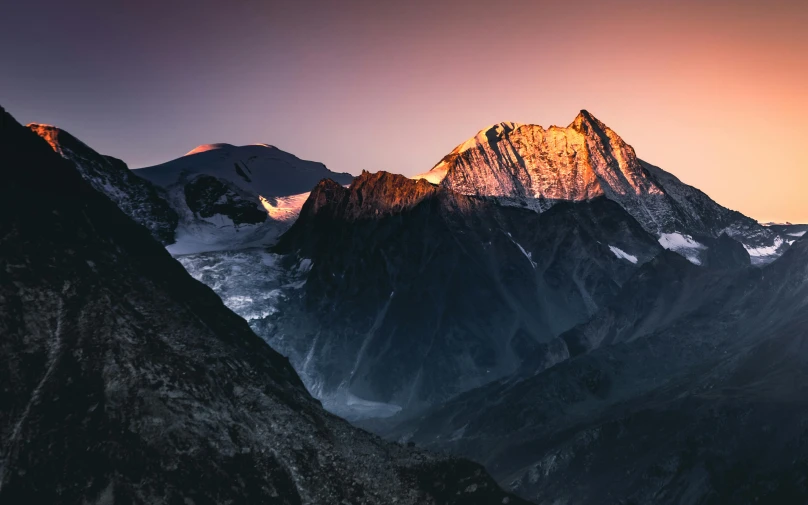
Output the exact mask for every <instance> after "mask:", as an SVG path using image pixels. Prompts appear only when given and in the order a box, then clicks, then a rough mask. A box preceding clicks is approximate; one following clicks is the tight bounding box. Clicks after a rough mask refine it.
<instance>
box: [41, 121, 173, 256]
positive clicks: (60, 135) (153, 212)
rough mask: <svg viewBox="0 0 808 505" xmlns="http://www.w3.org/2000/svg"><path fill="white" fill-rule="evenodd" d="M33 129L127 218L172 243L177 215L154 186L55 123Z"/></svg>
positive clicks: (116, 160) (163, 240) (160, 191)
mask: <svg viewBox="0 0 808 505" xmlns="http://www.w3.org/2000/svg"><path fill="white" fill-rule="evenodd" d="M28 128H30V129H31V130H32V131H33V132H35V133H36V134H37V135H39V136H40V137H42V138H43V139H45V140H46V141H47V142H48V145H50V146H51V148H53V150H54V151H56V152H57V153H59V154H60V155H61V156H62V157H64V158H66V159H68V160H70V161H72V162H73V163H74V164H75V166H76V168H78V170H79V173H80V174H81V175H82V177H84V179H85V180H86V181H87V182H89V183H90V185H91V186H92V187H93V188H94V189H95V190H96V191H98V192H100V193H103V194H104V195H106V196H107V197H108V198H109V199H110V200H112V201H113V202H115V204H116V205H117V206H118V207H119V208H120V209H121V210H122V211H123V212H124V213H125V214H126V215H127V216H129V217H130V218H132V219H134V220H135V221H137V222H138V223H140V224H142V225H143V226H145V227H146V228H148V229H149V231H150V232H151V233H152V235H153V236H154V238H156V239H157V240H159V241H160V242H162V243H163V244H172V243H174V232H175V230H176V229H177V222H178V220H179V217H178V215H177V212H176V211H175V210H174V209H173V208H171V206H170V205H169V204H168V202H167V201H166V195H165V194H164V193H163V191H162V190H161V189H160V188H158V187H157V186H155V185H153V184H152V183H150V182H149V181H147V180H145V179H142V178H140V177H138V176H137V175H135V174H134V173H133V172H132V171H131V170H129V168H128V167H127V166H126V164H125V163H124V162H123V161H121V160H119V159H116V158H113V157H112V156H104V155H102V154H99V153H97V152H96V151H94V150H93V149H92V148H90V147H89V146H88V145H87V144H85V143H84V142H82V141H80V140H79V139H77V138H76V137H74V136H73V135H71V134H70V133H68V132H66V131H64V130H62V129H60V128H57V127H55V126H50V125H43V124H37V123H32V124H29V125H28Z"/></svg>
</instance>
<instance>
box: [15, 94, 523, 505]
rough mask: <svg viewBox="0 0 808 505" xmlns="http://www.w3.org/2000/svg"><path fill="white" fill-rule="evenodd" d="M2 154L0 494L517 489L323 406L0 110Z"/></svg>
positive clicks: (359, 498) (467, 493) (153, 496)
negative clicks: (388, 439)
mask: <svg viewBox="0 0 808 505" xmlns="http://www.w3.org/2000/svg"><path fill="white" fill-rule="evenodd" d="M0 160H2V161H1V163H2V165H0V178H2V184H0V211H2V214H1V215H2V216H3V217H2V219H0V335H2V339H1V340H0V352H2V356H3V362H4V365H5V366H4V367H3V368H2V369H0V382H1V383H2V387H0V404H2V405H3V408H2V409H0V502H2V503H113V502H114V503H150V504H151V503H196V504H214V503H290V504H292V503H295V504H296V503H345V502H351V503H379V504H381V503H390V502H391V501H397V502H399V503H413V504H414V503H507V502H510V503H518V502H519V500H518V499H517V498H515V497H512V496H508V495H506V494H505V493H503V492H502V491H501V490H499V488H497V487H496V485H495V484H494V483H493V482H492V481H491V479H490V478H489V477H488V476H487V475H486V474H485V473H484V472H483V471H482V470H481V469H480V467H479V466H477V465H475V464H472V463H470V462H467V461H463V460H455V459H451V458H449V459H447V458H435V457H433V456H430V455H428V454H425V453H422V452H419V451H413V450H410V449H406V448H403V447H401V446H398V445H395V444H387V443H384V442H382V441H381V440H380V439H378V438H377V437H375V436H372V435H370V434H368V433H365V432H362V431H360V430H358V429H356V428H353V427H351V426H349V425H348V424H347V423H346V422H344V421H342V420H340V419H337V418H336V417H334V416H332V415H330V414H328V413H326V412H325V411H324V410H323V409H322V407H321V406H320V404H319V403H318V402H317V401H316V400H314V399H313V398H312V397H311V396H310V395H309V394H308V393H307V392H306V390H305V388H304V387H303V384H302V383H301V381H300V379H299V377H298V376H297V374H296V373H295V372H294V370H293V369H292V367H291V366H290V365H289V362H288V361H287V360H286V359H285V358H283V357H282V356H280V355H279V354H278V353H276V352H275V351H273V350H272V349H271V348H270V347H269V346H267V345H266V344H265V343H264V342H263V341H261V339H259V338H258V337H257V336H256V335H255V334H254V333H252V331H250V329H249V327H248V325H247V323H246V322H245V321H244V320H243V319H242V318H240V317H238V316H237V315H235V314H234V313H233V312H231V311H229V310H227V309H226V308H225V307H224V306H223V304H222V302H221V300H220V299H219V298H218V297H217V296H216V295H215V294H214V292H213V291H211V290H210V289H208V288H207V287H205V286H203V285H202V284H200V283H199V282H197V281H195V280H193V279H192V278H191V277H190V276H189V275H188V274H187V273H186V272H185V271H184V269H183V268H182V266H181V265H180V264H179V263H177V262H176V261H175V260H173V259H172V258H171V257H170V255H169V254H168V253H167V252H166V251H165V249H164V248H163V247H161V246H160V244H158V243H157V242H156V241H154V240H153V239H152V238H151V236H150V233H149V231H147V229H146V228H143V227H141V226H139V225H137V224H135V223H134V222H133V221H131V220H130V219H129V218H128V217H126V216H125V215H124V214H123V213H122V212H121V211H120V210H119V209H118V208H116V206H115V205H114V204H113V203H112V202H111V201H110V200H109V199H108V198H107V197H106V196H103V195H102V194H100V193H98V192H96V191H95V190H93V189H92V188H91V186H90V185H89V184H88V183H87V182H86V181H85V180H84V179H83V178H82V177H81V176H80V175H79V172H78V170H77V168H76V167H75V166H74V165H73V164H72V163H70V162H69V161H67V160H65V159H63V158H61V157H59V156H58V155H57V154H55V153H54V152H53V150H52V149H51V148H50V147H49V146H48V145H47V144H46V143H45V142H44V141H43V140H42V139H41V138H39V137H37V136H36V135H35V134H34V133H32V132H31V131H29V130H27V129H25V128H23V127H22V126H20V125H19V124H18V123H17V122H16V121H14V119H13V118H11V116H10V115H8V114H7V113H6V112H5V111H3V110H2V109H0Z"/></svg>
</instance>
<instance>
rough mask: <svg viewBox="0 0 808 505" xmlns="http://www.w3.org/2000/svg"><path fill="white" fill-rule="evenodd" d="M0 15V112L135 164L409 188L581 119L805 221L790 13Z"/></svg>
mask: <svg viewBox="0 0 808 505" xmlns="http://www.w3.org/2000/svg"><path fill="white" fill-rule="evenodd" d="M6 4H7V5H4V6H3V7H2V8H0V18H1V19H2V21H3V28H2V30H0V69H2V70H0V103H1V104H3V105H4V106H5V107H6V108H7V109H8V110H9V111H10V112H11V113H12V114H14V115H15V116H16V117H17V119H19V120H20V121H22V122H43V123H50V124H55V125H57V126H60V127H63V128H65V129H67V130H68V131H70V132H71V133H73V134H75V135H76V136H78V137H79V138H81V139H82V140H84V141H85V142H87V143H88V144H90V145H91V146H92V147H93V148H95V149H96V150H98V151H100V152H103V153H104V154H109V155H112V156H116V157H119V158H122V159H123V160H125V161H126V162H127V163H129V165H130V166H131V167H140V166H146V165H151V164H156V163H160V162H163V161H167V160H169V159H173V158H176V157H178V156H181V155H182V154H184V153H185V152H187V151H189V150H191V149H192V148H193V147H195V146H197V145H199V144H204V143H214V142H228V143H232V144H248V143H258V142H262V143H270V144H274V145H277V146H278V147H280V148H281V149H284V150H287V151H289V152H292V153H294V154H296V155H298V156H300V157H302V158H307V159H313V160H317V161H322V162H324V163H326V165H328V166H329V168H331V169H333V170H337V171H347V172H352V173H358V172H359V171H361V170H363V169H365V170H371V171H376V170H389V171H393V172H399V173H404V174H407V175H412V174H415V173H419V172H423V171H425V170H427V169H429V168H430V167H431V166H432V165H433V164H434V163H435V162H437V161H438V160H439V159H440V158H441V157H442V156H443V155H445V154H446V153H448V152H449V151H450V150H451V149H452V148H453V147H454V146H455V145H457V144H459V143H460V142H462V141H464V140H465V139H467V138H468V137H471V136H472V135H474V134H475V133H476V132H477V131H478V130H479V129H481V128H483V127H485V126H487V125H489V124H492V123H495V122H499V121H518V122H525V123H538V124H543V125H544V126H549V125H550V124H560V125H566V124H568V123H569V122H570V121H572V119H573V118H574V117H575V115H576V114H577V112H578V110H579V109H582V108H586V109H588V110H589V111H590V112H592V113H593V114H595V115H596V116H597V117H599V118H600V119H601V120H603V121H604V122H605V123H606V124H608V125H609V126H611V127H612V128H613V129H614V130H615V131H617V132H618V133H619V134H620V135H622V136H623V137H624V139H625V140H626V141H627V142H629V143H630V144H632V145H633V146H634V147H635V149H636V150H637V153H638V155H639V156H640V157H641V158H644V159H646V160H648V161H650V162H652V163H654V164H656V165H659V166H661V167H663V168H665V169H667V170H669V171H671V172H673V173H674V174H676V175H677V176H679V177H680V178H681V179H683V180H684V181H685V182H688V183H690V184H693V185H696V186H698V187H699V188H701V189H703V190H705V191H706V192H707V193H708V194H710V195H711V196H713V197H714V198H715V199H717V200H718V201H719V202H720V203H722V204H724V205H727V206H729V207H731V208H734V209H737V210H741V211H742V212H744V213H746V214H748V215H750V216H752V217H755V218H757V219H760V220H791V221H803V222H808V204H806V203H805V198H804V192H805V188H806V186H808V141H806V140H805V139H806V138H808V122H806V121H805V120H804V118H805V116H806V113H808V65H806V64H805V54H808V30H806V29H805V26H808V2H806V1H804V0H801V1H796V0H773V1H767V2H763V1H757V2H753V1H749V0H737V1H729V0H714V1H700V0H699V1H696V0H681V1H677V2H662V1H660V2H656V1H653V2H651V1H647V0H614V1H601V0H581V1H578V2H560V1H557V0H556V1H553V2H541V1H507V2H492V1H490V0H486V1H482V0H466V1H460V0H458V1H426V0H412V1H408V2H396V3H394V2H368V1H362V2H358V1H345V0H332V1H324V0H321V1H307V0H296V1H253V0H235V1H229V2H224V1H217V2H214V1H210V0H197V1H193V2H191V1H186V0H179V1H177V0H166V1H160V2H158V1H154V0H146V1H109V0H72V1H69V2H68V1H58V2H57V1H55V0H43V1H39V2H32V1H16V0H13V1H11V2H6Z"/></svg>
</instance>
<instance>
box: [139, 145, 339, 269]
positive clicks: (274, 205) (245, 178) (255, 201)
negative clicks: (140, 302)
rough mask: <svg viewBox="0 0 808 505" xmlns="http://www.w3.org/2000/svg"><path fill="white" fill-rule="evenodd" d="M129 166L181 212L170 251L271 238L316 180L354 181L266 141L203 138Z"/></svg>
mask: <svg viewBox="0 0 808 505" xmlns="http://www.w3.org/2000/svg"><path fill="white" fill-rule="evenodd" d="M134 172H135V173H136V174H137V175H138V176H140V177H142V178H144V179H146V180H148V181H151V182H152V183H154V184H155V185H157V186H158V187H160V188H161V189H162V190H164V191H165V192H166V193H167V194H168V200H169V202H170V203H171V205H172V207H173V208H174V209H175V210H176V211H177V213H178V214H179V216H180V225H179V227H178V230H177V242H176V243H175V244H173V245H171V246H169V248H168V250H169V251H170V252H171V253H172V254H175V255H180V254H190V253H199V252H205V251H219V250H237V249H243V248H246V247H255V246H266V245H269V244H272V243H274V242H275V240H276V239H277V238H278V236H280V234H281V233H283V232H284V231H286V230H287V229H288V228H289V227H290V226H291V225H292V223H293V222H294V220H295V219H296V218H297V215H298V213H299V212H300V207H301V206H302V205H303V202H305V201H306V197H307V196H308V192H309V191H310V190H311V188H313V187H314V185H315V184H317V182H319V181H320V180H321V179H323V178H331V179H333V180H335V181H337V182H339V183H340V184H348V183H350V182H351V180H352V179H353V176H352V175H350V174H339V173H335V172H332V171H330V170H328V169H327V168H326V167H325V165H323V164H322V163H316V162H312V161H305V160H301V159H300V158H297V157H296V156H293V155H291V154H289V153H286V152H283V151H281V150H280V149H278V148H276V147H273V146H269V145H265V144H259V145H252V146H242V147H236V146H233V145H230V144H206V145H202V146H199V147H197V148H196V149H193V150H192V151H190V152H189V153H188V154H186V155H185V156H183V157H181V158H178V159H176V160H173V161H169V162H167V163H163V164H162V165H156V166H153V167H147V168H141V169H138V170H135V171H134Z"/></svg>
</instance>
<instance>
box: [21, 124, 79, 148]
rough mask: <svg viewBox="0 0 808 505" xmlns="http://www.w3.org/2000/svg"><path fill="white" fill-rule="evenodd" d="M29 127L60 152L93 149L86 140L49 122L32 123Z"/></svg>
mask: <svg viewBox="0 0 808 505" xmlns="http://www.w3.org/2000/svg"><path fill="white" fill-rule="evenodd" d="M28 129H29V130H31V131H33V132H34V133H36V134H37V135H39V136H40V137H42V138H43V139H45V142H47V143H48V144H49V145H50V146H51V148H52V149H53V150H54V151H56V152H57V153H59V154H62V155H63V154H64V153H63V150H64V149H65V148H66V149H69V150H71V151H92V150H91V149H90V147H89V146H87V145H86V144H85V143H84V142H82V141H81V140H79V139H77V138H76V137H74V136H73V135H71V134H70V132H68V131H66V130H63V129H61V128H59V127H58V126H53V125H49V124H42V123H30V124H28Z"/></svg>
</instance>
